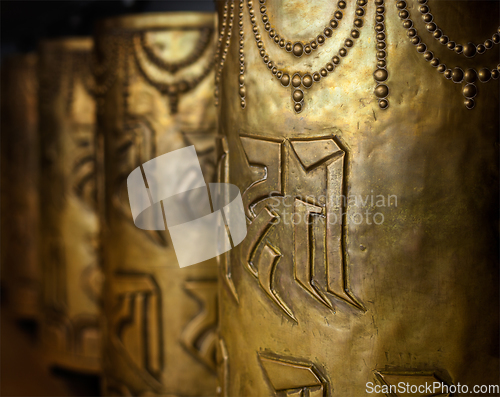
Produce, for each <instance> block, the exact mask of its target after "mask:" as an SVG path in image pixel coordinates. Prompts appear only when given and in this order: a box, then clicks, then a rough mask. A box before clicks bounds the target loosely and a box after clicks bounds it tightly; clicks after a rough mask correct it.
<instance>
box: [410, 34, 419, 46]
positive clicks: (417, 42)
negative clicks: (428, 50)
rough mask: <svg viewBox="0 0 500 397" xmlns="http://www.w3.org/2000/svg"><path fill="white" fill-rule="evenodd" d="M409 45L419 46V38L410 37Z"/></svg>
mask: <svg viewBox="0 0 500 397" xmlns="http://www.w3.org/2000/svg"><path fill="white" fill-rule="evenodd" d="M411 43H412V44H413V45H417V44H419V43H420V37H419V36H415V37H412V38H411Z"/></svg>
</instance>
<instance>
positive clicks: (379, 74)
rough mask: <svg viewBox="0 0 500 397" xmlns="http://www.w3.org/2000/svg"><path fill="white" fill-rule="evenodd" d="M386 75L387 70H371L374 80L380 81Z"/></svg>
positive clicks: (383, 79)
mask: <svg viewBox="0 0 500 397" xmlns="http://www.w3.org/2000/svg"><path fill="white" fill-rule="evenodd" d="M387 77H388V74H387V70H385V69H377V70H375V72H373V78H374V79H375V80H376V81H379V82H382V81H386V80H387Z"/></svg>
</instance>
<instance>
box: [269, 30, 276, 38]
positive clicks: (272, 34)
mask: <svg viewBox="0 0 500 397" xmlns="http://www.w3.org/2000/svg"><path fill="white" fill-rule="evenodd" d="M274 36H276V31H275V30H274V29H271V30H270V31H269V37H271V38H273V37H274Z"/></svg>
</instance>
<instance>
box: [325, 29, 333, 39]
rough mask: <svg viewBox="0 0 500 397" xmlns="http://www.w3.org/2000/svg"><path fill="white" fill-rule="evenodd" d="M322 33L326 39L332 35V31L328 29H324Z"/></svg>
mask: <svg viewBox="0 0 500 397" xmlns="http://www.w3.org/2000/svg"><path fill="white" fill-rule="evenodd" d="M323 33H324V35H325V36H326V37H332V35H333V30H332V29H330V28H326V29H325V30H324V31H323Z"/></svg>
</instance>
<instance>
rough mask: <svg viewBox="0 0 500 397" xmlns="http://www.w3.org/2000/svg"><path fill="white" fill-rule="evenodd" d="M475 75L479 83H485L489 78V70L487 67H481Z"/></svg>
mask: <svg viewBox="0 0 500 397" xmlns="http://www.w3.org/2000/svg"><path fill="white" fill-rule="evenodd" d="M477 77H479V81H480V82H481V83H486V82H487V81H489V80H490V78H491V72H490V70H489V69H487V68H483V69H481V70H480V71H479V73H478V74H477Z"/></svg>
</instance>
